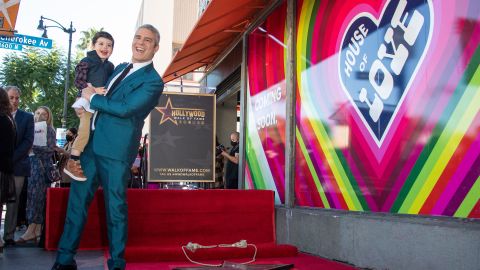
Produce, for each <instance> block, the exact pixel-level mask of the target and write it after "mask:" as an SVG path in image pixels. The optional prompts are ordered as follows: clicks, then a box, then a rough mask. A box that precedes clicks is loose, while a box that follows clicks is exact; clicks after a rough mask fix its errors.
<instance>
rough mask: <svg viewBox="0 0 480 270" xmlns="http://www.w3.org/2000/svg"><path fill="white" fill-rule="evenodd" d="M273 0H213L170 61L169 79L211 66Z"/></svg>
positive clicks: (165, 76)
mask: <svg viewBox="0 0 480 270" xmlns="http://www.w3.org/2000/svg"><path fill="white" fill-rule="evenodd" d="M271 1H272V0H234V1H232V0H212V1H211V2H210V4H209V5H208V7H207V9H206V10H205V12H204V13H203V14H202V16H201V17H200V19H199V20H198V22H197V24H196V25H195V27H194V28H193V30H192V32H191V33H190V35H189V36H188V38H187V40H186V41H185V44H183V47H182V48H181V49H180V50H179V51H178V52H177V53H176V54H175V56H174V57H173V59H172V61H171V62H170V64H169V65H168V67H167V69H166V70H165V73H164V74H163V80H164V81H165V82H169V81H171V80H174V79H175V78H177V77H180V76H182V75H184V74H187V73H189V72H191V71H193V70H195V69H198V68H200V67H206V69H208V68H209V67H210V66H211V64H212V63H213V62H214V61H215V60H216V59H217V58H218V56H220V54H221V53H222V52H223V51H224V50H225V49H226V48H227V46H228V45H230V44H231V43H232V42H233V41H234V40H235V39H236V38H238V37H239V36H240V35H242V34H243V32H244V31H245V30H246V29H247V28H248V26H249V25H250V24H251V22H252V21H254V20H255V18H256V16H257V15H258V14H259V13H260V11H262V9H263V8H265V7H267V6H268V4H269V3H270V2H271Z"/></svg>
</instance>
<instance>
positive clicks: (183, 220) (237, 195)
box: [45, 188, 355, 270]
mask: <svg viewBox="0 0 480 270" xmlns="http://www.w3.org/2000/svg"><path fill="white" fill-rule="evenodd" d="M68 193H69V189H64V188H51V189H49V190H48V193H47V216H46V228H45V230H46V235H45V246H46V248H47V249H48V250H55V249H56V248H57V245H58V241H59V239H60V236H61V233H62V230H63V224H64V221H65V212H66V206H67V200H68ZM127 197H128V242H127V247H126V250H125V259H126V260H127V263H128V264H127V265H128V268H127V269H172V268H174V267H178V266H182V265H192V264H190V263H189V262H188V260H187V258H186V257H185V254H184V253H183V251H182V249H181V247H182V246H183V245H187V244H188V243H189V242H194V243H199V244H201V245H218V244H231V243H235V242H237V241H239V240H246V241H247V242H248V243H249V244H255V245H256V247H257V248H258V251H257V256H256V257H257V261H256V263H264V264H267V263H293V264H295V267H296V269H298V270H299V269H302V270H307V269H308V270H309V269H334V270H337V269H338V270H343V269H345V270H347V269H355V268H352V267H350V266H347V265H344V264H341V263H337V262H332V261H329V260H325V259H322V258H318V257H313V256H308V255H305V254H300V255H298V251H297V248H296V247H295V246H292V245H278V244H276V236H275V217H274V216H275V206H274V193H273V191H268V190H140V189H131V190H128V193H127ZM106 235H107V233H106V226H105V207H104V203H103V193H102V190H99V191H97V193H96V195H95V198H94V200H93V202H92V205H91V207H90V209H89V213H88V221H87V224H86V226H85V231H84V234H83V236H82V240H81V243H80V249H104V248H105V247H107V246H108V242H107V239H106ZM253 253H254V248H253V247H251V246H249V247H247V248H232V247H222V248H213V249H199V250H196V252H194V253H192V252H190V251H188V254H189V256H190V257H191V258H192V259H193V260H196V261H200V262H208V261H210V262H211V263H217V264H218V263H221V262H222V261H224V260H227V261H239V262H245V261H248V260H250V259H251V258H252V256H253ZM297 255H298V256H297Z"/></svg>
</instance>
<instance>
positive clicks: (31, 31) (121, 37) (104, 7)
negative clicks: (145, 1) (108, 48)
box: [0, 0, 141, 65]
mask: <svg viewBox="0 0 480 270" xmlns="http://www.w3.org/2000/svg"><path fill="white" fill-rule="evenodd" d="M140 4H141V0H63V1H62V0H21V2H20V10H19V12H18V16H17V23H16V26H15V29H16V30H17V31H18V33H19V34H23V35H29V36H37V37H41V35H42V33H43V32H42V31H39V30H37V25H38V21H39V19H40V16H41V15H43V16H44V17H47V18H51V19H54V20H56V21H58V22H59V23H61V24H62V25H63V26H65V27H66V28H68V27H69V26H70V21H72V22H73V27H74V28H76V30H77V31H76V32H75V33H74V34H73V37H72V55H74V54H75V45H76V44H77V42H78V40H79V39H80V37H81V35H80V32H81V31H85V30H87V29H89V28H92V27H94V28H97V29H98V28H100V27H103V28H104V30H105V31H107V32H109V33H110V34H112V35H113V37H114V39H115V48H114V50H113V54H112V56H111V58H110V60H111V61H112V62H113V63H114V64H115V65H117V64H119V63H121V62H125V61H129V60H130V57H131V49H130V45H131V41H132V38H133V34H134V32H135V25H136V22H137V17H138V13H139V9H140ZM45 24H46V25H53V23H51V22H48V21H45ZM48 38H49V39H52V40H53V41H54V44H56V45H57V46H58V47H60V48H62V49H64V51H65V53H66V52H67V51H68V34H67V33H65V32H63V31H62V30H61V29H58V28H53V27H52V28H49V29H48ZM9 52H13V51H11V50H7V49H0V57H3V56H4V55H5V54H6V53H9Z"/></svg>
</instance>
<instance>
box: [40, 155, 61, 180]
mask: <svg viewBox="0 0 480 270" xmlns="http://www.w3.org/2000/svg"><path fill="white" fill-rule="evenodd" d="M44 168H45V182H46V183H47V184H51V183H54V182H58V181H60V180H62V174H61V173H60V171H59V169H58V161H57V160H56V158H55V156H53V162H50V164H48V165H47V166H46V167H44Z"/></svg>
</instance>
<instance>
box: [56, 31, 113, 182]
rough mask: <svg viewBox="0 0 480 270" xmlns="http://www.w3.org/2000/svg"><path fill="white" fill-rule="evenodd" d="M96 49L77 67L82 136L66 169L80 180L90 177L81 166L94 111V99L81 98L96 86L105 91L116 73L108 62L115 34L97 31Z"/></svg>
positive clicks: (94, 37)
mask: <svg viewBox="0 0 480 270" xmlns="http://www.w3.org/2000/svg"><path fill="white" fill-rule="evenodd" d="M92 45H93V50H92V51H89V52H88V53H87V57H85V58H83V59H82V60H81V61H80V63H78V65H77V66H76V67H75V86H76V87H77V88H78V90H79V92H78V97H79V99H77V101H76V102H75V103H74V104H73V105H72V107H73V108H75V110H76V111H77V114H78V111H82V113H80V114H79V115H80V125H79V126H78V137H77V139H76V140H75V142H74V144H73V146H72V150H71V154H70V159H69V160H68V161H67V164H66V166H65V168H64V170H63V171H64V172H65V173H66V174H67V175H68V176H70V177H71V178H72V179H74V180H77V181H85V180H87V178H86V177H85V175H84V174H83V171H82V170H79V169H78V167H79V166H78V163H79V162H80V154H81V153H82V152H83V150H84V149H85V145H87V142H88V138H89V136H90V120H91V118H92V115H93V113H94V111H93V110H92V109H90V101H89V100H86V99H85V98H82V97H81V90H82V89H83V88H86V87H87V86H88V83H90V84H91V85H93V87H96V88H95V91H96V93H97V94H104V93H105V89H104V87H105V83H106V82H107V80H108V78H109V77H110V75H112V73H113V69H114V66H113V64H112V63H111V62H110V61H108V58H109V57H110V56H111V55H112V51H113V45H114V40H113V37H112V35H110V34H109V33H107V32H104V31H100V32H97V33H96V34H95V35H94V36H93V38H92Z"/></svg>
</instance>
